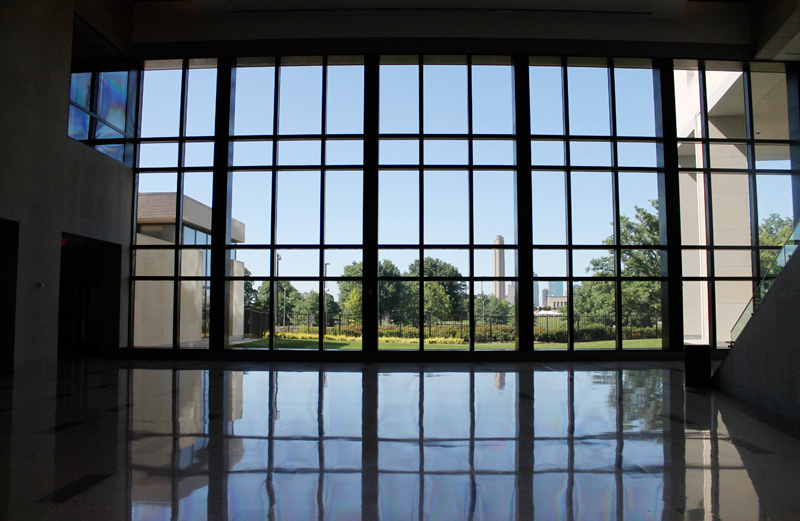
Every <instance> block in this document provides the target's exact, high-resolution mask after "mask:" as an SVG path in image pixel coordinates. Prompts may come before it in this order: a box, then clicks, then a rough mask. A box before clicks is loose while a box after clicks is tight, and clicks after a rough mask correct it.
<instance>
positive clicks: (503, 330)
mask: <svg viewBox="0 0 800 521" xmlns="http://www.w3.org/2000/svg"><path fill="white" fill-rule="evenodd" d="M532 318H533V326H534V331H535V336H536V337H537V339H539V338H540V337H541V341H544V342H557V341H566V340H565V339H566V334H567V329H568V319H567V317H566V316H559V315H535V316H534V317H532ZM276 319H277V323H276V324H275V328H276V331H277V332H280V333H311V334H319V329H320V327H319V326H320V320H319V315H318V314H317V313H287V314H286V315H283V314H281V315H280V316H278V317H276ZM269 320H270V316H269V313H268V312H266V311H261V310H257V309H250V308H247V309H245V312H244V334H245V337H248V338H264V336H265V334H266V333H267V331H268V330H269ZM660 320H661V316H660V315H624V316H623V317H622V321H621V323H622V332H623V335H626V338H635V337H636V335H647V336H648V338H649V337H653V338H657V337H658V336H659V329H660V326H661V324H660ZM514 322H515V318H514V315H476V316H475V342H478V343H482V342H513V341H514V339H515V338H516V326H515V324H514ZM361 325H362V322H361V316H360V315H348V314H344V313H329V314H328V315H327V320H325V328H324V332H325V334H328V335H337V336H348V337H360V336H361V331H362V328H361ZM615 327H616V321H615V319H614V315H603V314H597V315H578V314H576V315H575V317H574V330H575V332H576V335H577V337H582V336H586V335H590V336H592V337H593V338H594V337H597V338H595V339H596V340H609V339H614V338H615V335H616V334H615V332H614V331H615ZM420 330H421V331H420ZM420 332H421V333H422V334H423V335H424V336H425V337H426V338H434V337H436V338H461V339H463V340H464V341H465V342H468V341H469V338H470V324H469V318H468V317H467V316H464V315H455V316H451V317H445V318H441V317H433V316H430V315H426V316H425V317H423V322H422V327H421V328H420V321H419V316H418V315H414V316H406V315H392V314H387V315H383V316H382V317H381V321H380V324H379V325H378V336H379V337H385V338H398V339H399V338H407V339H411V338H419V335H420ZM545 332H546V333H550V335H543V333H545ZM582 332H584V333H585V334H582ZM554 335H555V336H554ZM562 336H563V337H564V339H563V340H562V339H561V337H562Z"/></svg>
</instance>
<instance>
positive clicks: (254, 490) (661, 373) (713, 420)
mask: <svg viewBox="0 0 800 521" xmlns="http://www.w3.org/2000/svg"><path fill="white" fill-rule="evenodd" d="M0 472H1V473H2V474H1V475H0V518H3V519H6V518H8V519H15V520H16V519H44V520H50V519H65V520H66V519H87V520H106V519H108V520H134V521H138V520H165V521H166V520H184V519H186V520H203V519H214V520H255V519H258V520H261V519H264V520H284V519H285V520H292V521H296V520H306V519H308V520H312V519H313V520H322V519H331V520H349V519H382V520H414V519H435V520H440V519H441V520H457V519H465V520H480V519H486V520H502V519H543V520H559V519H565V520H648V519H656V520H717V519H722V520H726V521H727V520H766V519H769V520H777V519H793V520H795V519H800V477H799V476H800V428H798V426H797V425H795V424H791V423H786V422H781V421H780V420H779V419H777V418H775V417H767V416H760V415H759V413H758V412H757V411H755V410H753V409H752V408H751V407H749V406H747V405H746V404H743V403H742V402H738V401H736V400H734V399H732V398H730V397H727V396H726V395H723V394H721V393H717V392H712V391H704V390H700V389H684V386H683V373H682V370H681V365H680V364H675V363H663V362H661V363H656V362H653V363H592V364H585V363H584V364H503V365H497V366H493V365H491V364H464V365H454V364H448V365H433V364H431V365H423V366H420V365H413V366H412V365H408V366H397V365H357V366H344V365H326V366H320V365H313V364H293V365H287V364H282V365H274V366H270V365H264V364H235V363H186V362H136V363H131V362H109V361H78V362H71V363H68V364H62V365H61V366H59V367H58V368H57V369H56V368H54V369H52V370H41V371H38V372H35V373H25V374H18V375H16V376H15V377H13V378H12V377H2V378H0Z"/></svg>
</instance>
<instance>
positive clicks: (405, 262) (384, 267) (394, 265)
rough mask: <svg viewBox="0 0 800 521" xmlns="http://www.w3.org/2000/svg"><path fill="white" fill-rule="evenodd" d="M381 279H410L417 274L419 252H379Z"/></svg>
mask: <svg viewBox="0 0 800 521" xmlns="http://www.w3.org/2000/svg"><path fill="white" fill-rule="evenodd" d="M378 258H379V259H380V276H381V277H410V276H412V274H411V269H412V267H415V266H416V268H414V269H415V270H416V271H415V273H418V272H419V250H379V251H378Z"/></svg>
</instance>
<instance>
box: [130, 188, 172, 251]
mask: <svg viewBox="0 0 800 521" xmlns="http://www.w3.org/2000/svg"><path fill="white" fill-rule="evenodd" d="M177 187H178V176H177V174H174V173H173V174H139V193H138V198H137V201H136V244H139V245H142V244H158V245H167V244H174V243H175V212H176V210H175V209H176V204H177V197H176V193H175V192H176V190H177Z"/></svg>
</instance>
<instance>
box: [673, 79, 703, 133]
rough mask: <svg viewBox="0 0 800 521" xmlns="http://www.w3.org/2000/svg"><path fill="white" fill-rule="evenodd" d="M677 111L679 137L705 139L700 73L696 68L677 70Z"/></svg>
mask: <svg viewBox="0 0 800 521" xmlns="http://www.w3.org/2000/svg"><path fill="white" fill-rule="evenodd" d="M675 109H676V112H675V117H676V123H677V126H678V137H687V138H692V137H694V138H699V137H703V124H702V122H703V116H702V114H701V113H700V72H699V71H698V70H697V69H696V68H694V69H684V68H676V69H675Z"/></svg>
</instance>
